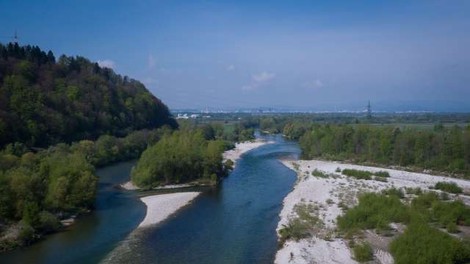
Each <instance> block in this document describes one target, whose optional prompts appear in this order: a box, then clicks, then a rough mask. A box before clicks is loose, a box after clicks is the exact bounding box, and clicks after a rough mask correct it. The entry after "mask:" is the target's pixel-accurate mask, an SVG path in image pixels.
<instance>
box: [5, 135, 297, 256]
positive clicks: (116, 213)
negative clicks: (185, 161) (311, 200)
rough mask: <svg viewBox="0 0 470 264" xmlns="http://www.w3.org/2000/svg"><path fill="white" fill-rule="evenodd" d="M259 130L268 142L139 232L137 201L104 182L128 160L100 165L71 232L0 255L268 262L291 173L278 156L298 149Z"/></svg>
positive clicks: (125, 168)
mask: <svg viewBox="0 0 470 264" xmlns="http://www.w3.org/2000/svg"><path fill="white" fill-rule="evenodd" d="M263 137H264V138H265V139H267V140H270V141H274V143H273V144H268V145H264V146H262V147H259V148H257V149H254V150H252V151H250V152H248V153H246V154H245V155H243V156H242V158H241V159H240V160H239V161H238V163H237V167H236V169H235V170H234V171H233V172H232V173H231V174H230V175H229V176H228V177H227V178H226V179H224V180H223V181H222V183H221V185H220V186H219V188H214V189H211V190H206V191H204V193H203V194H201V195H200V196H199V197H198V198H196V199H195V200H194V201H193V203H192V204H191V205H189V206H187V207H185V208H184V209H183V210H181V211H180V212H178V213H177V214H176V215H174V216H173V217H170V218H169V219H167V220H166V221H164V222H163V223H161V224H159V225H157V226H155V227H152V228H149V229H145V231H144V232H140V231H137V232H132V230H133V229H134V228H135V227H136V226H137V225H138V223H139V222H140V221H141V220H142V219H143V217H144V214H145V206H144V205H143V204H142V203H141V202H140V201H139V200H138V199H137V197H136V195H135V193H133V192H127V191H120V190H118V189H115V188H113V187H112V186H113V185H115V184H116V183H120V182H124V181H125V180H127V179H128V175H129V170H130V168H131V167H132V165H133V163H132V162H128V163H121V164H118V165H114V166H110V167H107V168H104V169H100V170H98V171H97V173H98V175H99V176H100V186H99V193H98V197H97V206H96V207H97V210H96V212H95V213H93V214H91V215H90V216H87V217H84V218H83V219H80V221H78V222H77V224H76V225H75V226H74V227H73V228H72V230H71V231H67V232H62V233H59V234H55V235H51V236H49V237H48V238H47V239H46V240H44V241H42V242H40V243H37V244H35V245H33V246H32V247H29V248H25V249H22V250H17V251H14V252H11V253H8V254H6V255H0V260H1V261H0V262H2V263H97V262H100V261H103V259H104V260H105V261H104V262H109V263H129V262H133V263H272V261H273V260H274V256H275V253H276V249H277V236H276V231H275V229H276V226H277V223H278V221H279V216H278V215H279V212H280V210H281V208H282V200H283V199H284V197H285V196H286V195H287V194H288V193H289V192H290V191H291V189H292V187H293V185H294V182H295V178H296V176H295V172H293V171H291V170H289V169H288V168H286V167H285V166H283V165H282V164H281V163H280V162H279V161H278V159H279V158H282V157H290V158H297V157H298V155H299V152H300V150H299V148H298V145H297V144H296V143H293V142H289V141H285V140H284V139H283V138H282V137H281V136H279V135H276V136H263ZM4 261H5V262H4Z"/></svg>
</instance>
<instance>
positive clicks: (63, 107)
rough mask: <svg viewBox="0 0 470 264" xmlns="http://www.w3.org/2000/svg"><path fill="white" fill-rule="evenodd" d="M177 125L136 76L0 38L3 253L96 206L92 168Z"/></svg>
mask: <svg viewBox="0 0 470 264" xmlns="http://www.w3.org/2000/svg"><path fill="white" fill-rule="evenodd" d="M177 126H178V125H177V123H176V121H175V120H174V119H173V118H172V116H171V114H170V112H169V110H168V108H167V107H166V106H165V105H164V104H163V103H162V102H161V101H160V100H159V99H158V98H156V97H155V96H153V95H152V94H151V93H150V92H149V91H148V90H147V89H146V88H145V87H144V85H143V84H142V83H140V82H138V81H136V80H132V79H130V78H128V77H122V76H120V75H118V74H116V73H114V71H113V70H112V69H110V68H103V67H100V66H99V65H98V64H97V63H93V62H91V61H89V60H88V59H86V58H83V57H79V56H77V57H67V56H65V55H62V56H60V57H59V59H58V60H56V58H55V56H54V54H53V53H52V52H51V51H49V52H47V53H46V52H45V51H42V50H41V49H40V48H39V47H37V46H19V45H18V44H16V43H15V44H13V43H10V44H8V45H2V44H0V147H2V148H3V149H2V150H0V251H2V250H7V249H11V248H14V247H17V246H22V245H27V244H29V243H31V242H32V241H34V240H36V239H38V238H40V237H41V236H42V235H44V234H47V233H50V232H53V231H55V230H57V229H60V228H61V226H62V224H61V223H60V220H63V219H67V218H70V217H73V216H75V215H77V214H80V213H83V212H87V211H89V210H90V209H92V208H93V204H94V201H95V193H96V189H97V182H98V179H97V177H96V175H95V173H94V172H95V167H101V166H105V165H108V164H111V163H114V162H118V161H124V160H129V159H136V158H138V157H139V156H140V154H141V153H142V151H144V150H145V149H146V148H147V145H152V144H155V143H156V142H157V141H158V140H159V139H160V138H161V137H162V136H163V134H165V133H170V132H171V130H173V129H175V128H177ZM159 127H164V128H161V129H157V128H159Z"/></svg>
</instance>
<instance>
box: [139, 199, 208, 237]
mask: <svg viewBox="0 0 470 264" xmlns="http://www.w3.org/2000/svg"><path fill="white" fill-rule="evenodd" d="M199 194H201V193H200V192H180V193H168V194H159V195H152V196H146V197H142V198H140V200H141V201H142V202H143V203H144V204H145V205H146V206H147V213H146V215H145V218H144V220H142V222H141V223H140V224H139V226H138V228H144V227H149V226H152V225H156V224H158V223H160V222H162V221H163V220H165V219H167V218H168V217H169V216H171V215H172V214H174V213H175V212H176V211H178V210H179V209H180V208H182V207H184V206H185V205H187V204H189V203H190V202H191V201H192V200H194V198H196V197H197V196H198V195H199Z"/></svg>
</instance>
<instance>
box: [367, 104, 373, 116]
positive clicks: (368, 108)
mask: <svg viewBox="0 0 470 264" xmlns="http://www.w3.org/2000/svg"><path fill="white" fill-rule="evenodd" d="M371 118H372V110H371V107H370V100H369V103H368V104H367V119H371Z"/></svg>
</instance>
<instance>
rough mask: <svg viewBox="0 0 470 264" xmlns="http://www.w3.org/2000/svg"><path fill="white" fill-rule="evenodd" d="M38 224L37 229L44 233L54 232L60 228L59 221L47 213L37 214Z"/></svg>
mask: <svg viewBox="0 0 470 264" xmlns="http://www.w3.org/2000/svg"><path fill="white" fill-rule="evenodd" d="M39 222H40V224H39V226H38V229H39V230H41V231H42V232H44V233H50V232H54V231H56V230H58V229H59V228H60V227H61V224H60V221H59V219H57V217H56V216H55V215H53V214H51V213H49V212H47V211H42V212H40V213H39Z"/></svg>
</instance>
